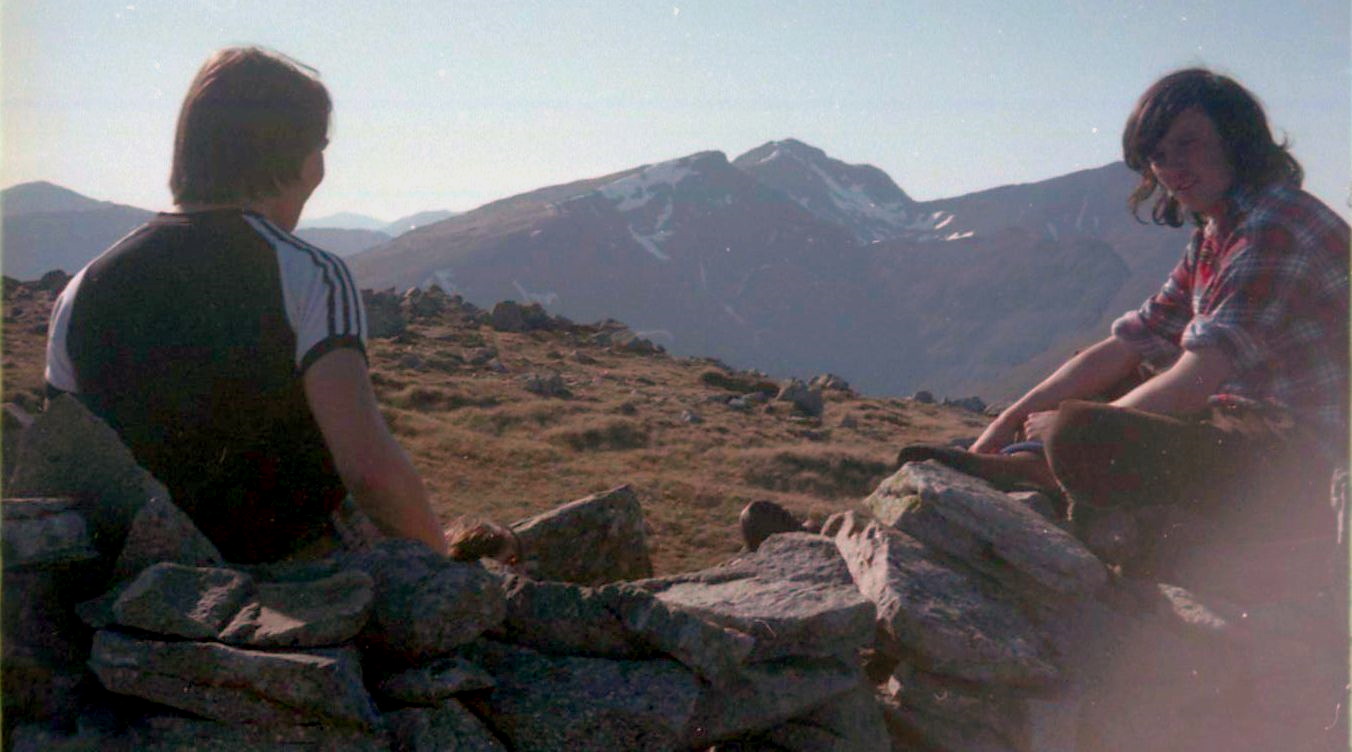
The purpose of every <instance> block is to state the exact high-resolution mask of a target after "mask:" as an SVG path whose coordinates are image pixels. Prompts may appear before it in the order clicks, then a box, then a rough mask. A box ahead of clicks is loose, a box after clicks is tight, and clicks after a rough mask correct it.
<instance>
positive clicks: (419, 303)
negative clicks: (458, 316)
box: [399, 285, 448, 319]
mask: <svg viewBox="0 0 1352 752" xmlns="http://www.w3.org/2000/svg"><path fill="white" fill-rule="evenodd" d="M447 303H448V300H447V298H446V293H445V291H443V290H442V289H441V288H440V287H438V286H437V285H431V286H429V287H428V288H427V289H426V290H423V289H421V288H418V287H410V288H409V289H408V290H407V291H406V292H405V293H404V297H403V299H402V300H401V301H400V302H399V312H400V313H402V314H403V315H404V318H406V319H426V318H433V317H436V316H440V315H441V313H442V312H443V311H445V310H446V305H447Z"/></svg>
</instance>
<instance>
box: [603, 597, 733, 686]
mask: <svg viewBox="0 0 1352 752" xmlns="http://www.w3.org/2000/svg"><path fill="white" fill-rule="evenodd" d="M597 595H598V598H599V599H600V600H601V601H602V602H604V603H605V604H606V605H607V607H608V608H610V610H611V611H612V612H613V613H614V614H615V615H616V616H618V617H619V619H620V621H621V623H622V624H623V626H624V629H625V630H626V631H627V632H628V634H629V635H630V636H631V639H634V640H636V641H637V642H638V643H640V644H643V645H646V646H648V647H649V648H651V649H653V650H656V651H658V652H661V653H664V654H666V655H669V656H671V657H672V658H675V659H676V660H678V661H680V662H681V664H682V665H684V666H686V667H687V668H689V669H690V670H691V671H694V672H695V673H696V674H698V675H699V676H700V677H701V678H703V679H706V680H708V681H709V682H712V683H713V684H715V685H718V684H723V683H725V682H727V681H729V680H731V679H735V678H736V677H737V676H738V675H739V672H740V667H741V666H742V664H744V663H746V662H747V660H749V659H750V657H751V654H752V652H753V651H754V650H755V648H756V640H755V638H753V637H752V636H750V635H748V634H746V633H744V632H740V631H738V630H736V629H733V628H731V627H726V626H722V625H720V624H716V623H714V622H712V621H710V620H708V619H705V618H703V617H702V616H701V615H699V614H698V613H694V612H692V611H689V610H687V609H684V608H681V607H679V606H674V605H672V604H671V603H669V602H667V601H664V600H662V599H661V598H659V597H657V596H655V595H653V594H652V593H651V592H649V591H646V590H643V589H641V588H639V587H635V586H633V585H630V584H626V583H621V584H616V585H607V586H605V587H602V588H601V589H600V591H599V592H598V593H597Z"/></svg>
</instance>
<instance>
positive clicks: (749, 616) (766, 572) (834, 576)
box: [636, 533, 875, 661]
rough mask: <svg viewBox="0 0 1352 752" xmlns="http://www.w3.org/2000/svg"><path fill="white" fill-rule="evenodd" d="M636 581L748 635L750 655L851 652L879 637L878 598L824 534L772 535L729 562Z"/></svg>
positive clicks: (667, 601) (677, 606)
mask: <svg viewBox="0 0 1352 752" xmlns="http://www.w3.org/2000/svg"><path fill="white" fill-rule="evenodd" d="M636 584H637V585H638V586H639V587H642V588H644V589H646V590H650V591H652V592H654V593H656V594H657V597H658V599H659V600H661V601H662V602H663V603H665V604H667V605H668V606H671V607H672V608H674V609H678V610H682V611H686V612H689V613H693V614H695V615H697V616H699V617H701V618H702V619H704V620H706V621H709V622H712V623H714V624H717V625H719V626H722V627H727V628H729V629H732V630H734V631H736V632H740V633H742V634H745V635H750V636H751V637H752V638H754V639H755V645H754V647H753V648H752V650H751V653H750V654H749V656H748V658H747V660H750V661H761V660H769V659H772V658H779V657H784V656H835V655H853V653H854V651H855V650H857V649H858V648H860V647H862V646H864V645H867V644H870V643H871V642H872V641H873V636H874V614H875V611H874V606H873V603H872V602H871V601H869V600H868V599H867V598H865V597H864V596H863V595H861V594H860V593H859V590H858V589H857V588H856V587H855V585H854V580H853V578H851V576H850V570H849V568H848V567H847V566H846V565H845V562H844V560H842V559H841V557H840V553H839V551H837V550H836V546H835V544H834V543H833V542H832V541H831V539H829V538H826V537H824V536H820V535H813V534H811V533H784V534H780V535H775V536H771V537H770V538H769V539H767V540H766V541H765V542H764V543H763V544H761V546H760V549H759V550H757V551H756V552H755V553H754V554H750V555H748V556H746V557H744V558H742V559H738V560H736V561H734V562H732V563H730V564H727V565H724V566H721V567H714V568H712V569H707V570H704V571H702V572H694V573H689V574H682V575H675V576H673V577H666V578H659V579H653V580H645V581H642V582H640V583H636Z"/></svg>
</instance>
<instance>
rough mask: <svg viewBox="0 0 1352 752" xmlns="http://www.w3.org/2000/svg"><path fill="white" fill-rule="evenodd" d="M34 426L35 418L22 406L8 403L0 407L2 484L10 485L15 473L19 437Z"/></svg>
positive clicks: (0, 467) (0, 468) (0, 476)
mask: <svg viewBox="0 0 1352 752" xmlns="http://www.w3.org/2000/svg"><path fill="white" fill-rule="evenodd" d="M31 425H33V416H32V415H31V414H30V413H29V412H28V411H27V410H25V409H24V408H23V407H22V406H21V405H19V404H17V403H14V402H6V403H4V405H2V406H0V483H8V482H9V476H10V473H12V472H14V455H15V450H16V449H17V448H18V446H19V436H20V435H22V434H23V432H24V431H26V430H28V427H29V426H31Z"/></svg>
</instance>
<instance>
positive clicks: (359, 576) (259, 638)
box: [220, 570, 374, 648]
mask: <svg viewBox="0 0 1352 752" xmlns="http://www.w3.org/2000/svg"><path fill="white" fill-rule="evenodd" d="M373 592H374V584H373V583H372V582H371V577H370V576H369V575H367V574H366V573H364V572H360V571H357V570H347V571H344V572H339V573H338V574H335V575H332V576H330V577H325V578H323V579H320V580H314V581H311V582H284V583H264V584H261V585H259V586H258V589H257V591H255V592H254V594H253V597H251V598H249V599H248V600H247V601H246V602H245V603H244V605H243V606H242V607H241V608H240V610H239V611H238V613H236V614H235V616H234V618H233V619H232V620H231V621H230V623H229V624H227V625H226V627H225V629H223V630H221V633H220V641H221V642H224V643H228V644H230V645H240V646H244V647H260V648H277V647H297V648H304V647H324V646H327V645H339V644H342V643H344V642H346V641H348V640H351V639H352V638H354V637H356V636H357V633H358V632H360V631H361V628H362V627H364V626H365V625H366V619H367V617H368V616H369V615H370V613H371V603H372V598H373Z"/></svg>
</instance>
